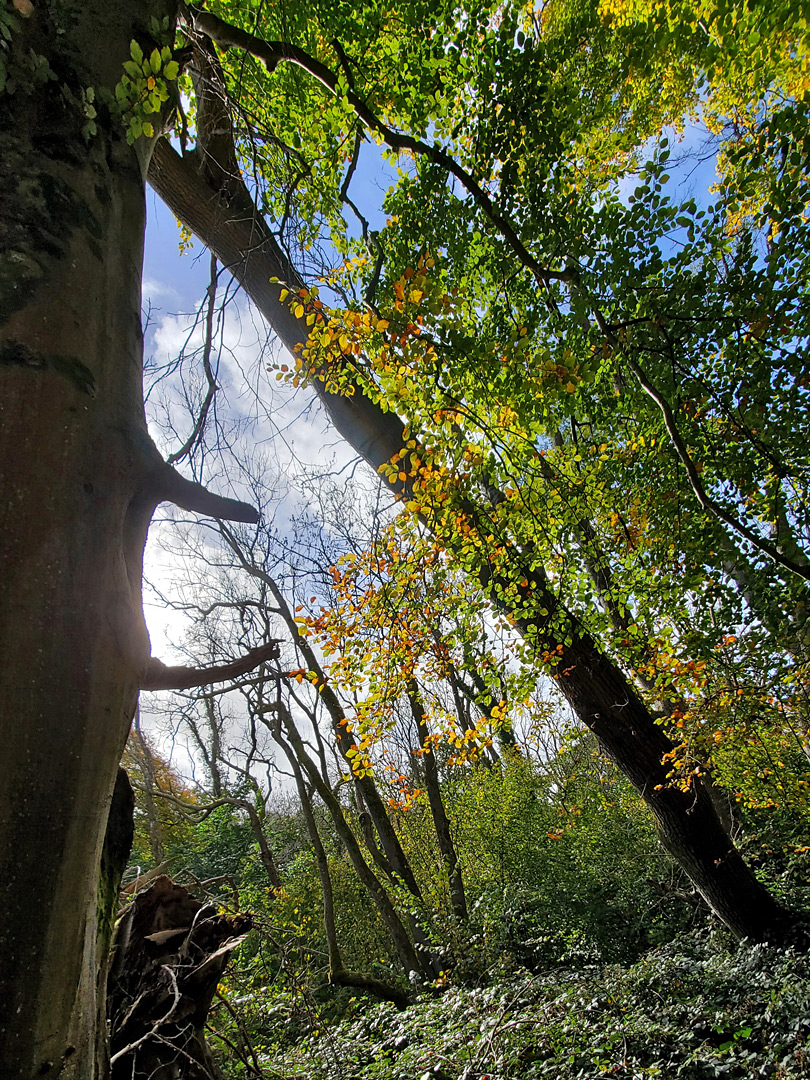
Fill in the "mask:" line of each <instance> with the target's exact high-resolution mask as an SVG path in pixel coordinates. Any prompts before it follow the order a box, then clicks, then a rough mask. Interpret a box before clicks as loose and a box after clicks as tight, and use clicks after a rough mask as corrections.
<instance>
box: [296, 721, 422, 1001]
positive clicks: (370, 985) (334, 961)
mask: <svg viewBox="0 0 810 1080" xmlns="http://www.w3.org/2000/svg"><path fill="white" fill-rule="evenodd" d="M275 738H276V741H277V742H278V743H279V744H280V746H281V749H282V750H283V751H284V753H285V754H286V756H287V760H288V761H289V763H290V768H291V769H292V771H293V775H294V776H295V786H296V788H297V789H298V799H299V801H300V803H301V811H302V813H303V815H304V821H305V823H306V826H307V832H308V833H309V839H310V841H311V843H312V848H313V851H314V852H315V864H316V866H317V867H318V877H319V879H320V882H321V896H322V898H323V929H324V934H325V936H326V948H327V951H328V954H329V982H330V983H331V984H332V985H333V986H354V987H356V988H357V989H358V990H366V991H368V993H370V994H374V995H375V996H377V997H381V998H383V999H384V1000H386V1001H393V1002H394V1004H395V1005H396V1006H397V1007H398V1008H400V1009H404V1008H405V1006H406V1005H407V1004H408V995H407V994H405V993H404V992H403V991H402V990H400V989H399V988H398V987H396V986H393V985H392V984H391V983H384V982H381V981H380V980H379V979H375V978H373V977H372V976H371V975H364V974H363V973H362V972H359V971H349V969H348V968H347V967H346V966H345V965H344V963H343V956H342V954H341V951H340V946H339V944H338V936H337V923H336V920H335V895H334V891H333V889H332V875H331V874H330V872H329V859H328V857H327V854H326V849H325V848H324V846H323V841H322V840H321V835H320V833H319V832H318V823H317V822H316V820H315V814H314V812H313V809H312V799H311V798H310V793H309V790H308V789H307V786H306V783H305V781H304V777H303V774H302V773H301V767H300V765H299V764H298V760H297V758H296V756H295V754H294V753H293V751H292V748H291V747H290V746H289V744H288V743H287V742H286V741H285V740H284V739H283V738H282V737H281V733H280V732H278V731H277V732H276V733H275Z"/></svg>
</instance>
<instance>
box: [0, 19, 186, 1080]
mask: <svg viewBox="0 0 810 1080" xmlns="http://www.w3.org/2000/svg"><path fill="white" fill-rule="evenodd" d="M56 7H57V5H54V8H56ZM58 7H59V8H61V9H62V10H61V20H60V21H61V25H60V26H59V27H57V26H56V25H54V24H53V23H50V21H49V15H48V9H47V8H46V6H45V5H37V6H36V7H35V9H34V12H33V14H32V15H31V16H30V18H29V19H27V20H24V21H23V20H20V28H19V29H18V30H16V31H15V33H14V36H13V39H12V43H11V44H12V51H13V53H16V55H17V56H18V57H19V56H20V55H21V53H22V51H23V50H25V49H26V48H30V49H33V50H34V51H35V52H36V53H37V54H39V55H43V56H45V57H46V58H47V60H48V63H49V64H50V67H51V69H52V70H53V71H55V72H58V73H59V76H60V82H61V84H62V85H64V86H65V87H66V88H68V89H69V90H70V91H71V92H72V93H73V94H80V93H81V90H82V88H85V87H87V86H93V87H95V88H96V91H97V92H98V88H100V87H106V88H107V89H109V90H110V91H112V90H113V88H114V86H115V84H116V83H117V82H118V80H119V78H120V71H121V64H122V62H123V61H124V60H126V59H127V58H128V56H129V43H130V40H131V39H132V38H134V37H142V38H143V36H144V34H145V33H146V26H147V21H148V17H149V15H150V14H155V15H158V16H162V15H163V14H164V13H168V7H165V6H164V5H160V4H158V3H154V2H147V0H142V2H138V0H135V2H132V3H123V2H121V0H118V2H115V0H106V2H105V3H101V2H99V0H88V2H85V3H82V4H78V3H76V4H73V3H67V2H65V3H64V4H60V5H58ZM58 14H59V13H58ZM57 31H58V32H57ZM102 42H103V46H104V47H103V50H99V48H98V45H99V43H102ZM100 53H102V55H99V54H100ZM1 104H2V117H0V125H2V126H0V190H2V192H3V198H2V210H0V237H2V245H0V246H2V248H3V249H4V251H3V265H2V269H0V380H2V390H1V391H0V400H2V410H1V411H0V472H1V473H2V488H3V491H4V492H5V498H4V500H3V507H2V510H0V656H1V657H2V662H1V663H0V728H1V729H2V734H1V735H0V746H2V752H1V753H0V762H2V764H0V880H1V881H2V882H3V884H4V887H5V895H4V900H3V911H2V918H1V919H0V972H2V976H0V1030H2V1032H3V1035H2V1041H1V1042H0V1075H2V1076H8V1077H17V1076H20V1077H26V1078H27V1077H29V1076H31V1077H33V1076H40V1077H56V1076H59V1077H60V1078H65V1080H68V1078H73V1077H76V1078H79V1077H81V1078H82V1080H84V1078H88V1077H91V1076H93V1075H94V1072H95V1070H96V1068H98V1070H99V1071H100V1072H101V1071H103V1068H104V1061H103V1055H102V1053H101V1052H99V1058H98V1060H96V1031H95V1025H96V1014H97V1009H96V986H95V982H96V972H97V969H98V967H99V957H98V955H97V946H96V927H97V915H96V902H97V872H98V871H97V868H98V866H99V860H100V855H101V847H102V841H103V838H104V832H105V826H106V820H107V811H108V808H109V805H110V800H111V797H112V791H113V785H114V782H115V777H116V770H117V767H118V761H119V759H120V756H121V752H122V749H123V746H124V741H125V739H126V734H127V730H128V728H129V724H130V721H131V719H132V715H133V711H134V708H135V702H136V699H137V689H138V683H139V681H140V678H141V675H142V673H143V671H144V669H145V667H146V663H147V660H148V657H149V643H148V638H147V635H146V629H145V625H144V622H143V617H142V614H141V607H140V595H139V593H140V581H141V559H142V552H143V545H144V541H145V538H146V530H147V526H148V523H149V518H150V515H151V509H152V507H151V506H150V499H149V496H148V468H146V467H145V456H146V455H145V452H144V450H143V449H142V446H143V443H144V441H146V440H148V436H147V434H146V426H145V423H144V419H143V404H142V388H141V360H142V339H141V325H140V316H141V313H140V276H141V255H142V244H143V232H144V190H143V181H142V178H141V171H140V167H139V163H138V158H137V155H136V153H135V151H134V150H133V149H132V148H131V147H128V146H127V145H126V142H125V141H124V139H123V137H122V136H121V135H120V134H118V133H115V132H113V131H112V130H103V129H102V128H101V125H100V122H99V131H98V133H97V135H96V136H94V137H93V138H92V139H91V141H90V144H89V145H88V144H87V143H85V141H84V139H83V137H82V135H81V127H82V123H83V121H84V116H83V115H82V113H81V109H79V108H71V106H70V104H69V103H68V101H67V100H66V99H65V98H60V92H59V83H51V82H46V83H44V84H41V85H32V86H30V87H29V88H28V89H27V90H26V89H24V88H22V87H21V88H19V89H18V91H17V92H16V93H15V94H14V95H13V96H10V95H6V96H5V97H4V98H3V99H2V103H1Z"/></svg>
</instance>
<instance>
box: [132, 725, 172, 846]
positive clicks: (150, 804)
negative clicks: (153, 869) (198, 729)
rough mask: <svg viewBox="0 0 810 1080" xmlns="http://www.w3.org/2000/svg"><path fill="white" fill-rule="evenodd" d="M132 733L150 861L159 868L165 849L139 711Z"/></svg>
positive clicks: (154, 783) (154, 785)
mask: <svg viewBox="0 0 810 1080" xmlns="http://www.w3.org/2000/svg"><path fill="white" fill-rule="evenodd" d="M133 731H134V733H135V742H136V743H137V747H138V749H137V762H138V770H139V772H140V774H141V778H142V779H143V787H142V788H141V792H142V794H143V806H142V807H141V809H142V810H143V812H144V813H145V814H146V822H147V826H148V829H149V848H150V852H151V855H152V861H153V862H154V864H155V866H160V865H161V864H162V863H163V861H164V859H165V858H166V847H165V844H164V842H163V828H162V827H161V824H160V817H159V816H158V812H157V804H156V803H155V791H156V790H157V787H158V784H157V779H156V777H155V765H154V761H153V760H152V750H151V747H150V746H149V743H148V742H147V741H146V739H145V738H144V734H143V732H142V731H141V716H140V710H139V709H136V710H135V723H134V724H133Z"/></svg>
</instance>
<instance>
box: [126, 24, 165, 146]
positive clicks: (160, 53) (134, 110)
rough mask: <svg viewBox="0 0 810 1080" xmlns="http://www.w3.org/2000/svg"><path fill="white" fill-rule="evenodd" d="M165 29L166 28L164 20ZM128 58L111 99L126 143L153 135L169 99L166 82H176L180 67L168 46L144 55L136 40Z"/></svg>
mask: <svg viewBox="0 0 810 1080" xmlns="http://www.w3.org/2000/svg"><path fill="white" fill-rule="evenodd" d="M165 21H166V27H165V29H168V20H165ZM129 51H130V57H131V59H129V60H126V61H124V74H123V75H122V76H121V80H120V82H119V83H117V84H116V87H115V100H116V102H117V104H118V107H119V109H120V110H121V116H122V119H123V122H124V124H125V126H126V136H127V142H128V143H130V144H131V143H134V142H135V140H136V139H140V138H141V137H144V138H147V139H152V138H154V136H155V124H154V121H155V118H156V117H157V115H158V114H159V113H160V112H161V111H162V109H163V105H164V103H165V102H167V101H168V100H169V95H170V86H169V84H170V83H173V82H176V81H177V78H178V76H179V74H180V65H179V64H178V62H177V61H176V60H174V59H173V58H172V50H171V49H170V48H169V46H168V45H164V46H163V48H157V47H155V48H154V49H152V51H151V53H150V54H149V55H148V56H145V55H144V52H143V49H142V48H141V46H140V45H139V44H138V42H137V41H135V40H133V41H132V42H131V44H130V48H129Z"/></svg>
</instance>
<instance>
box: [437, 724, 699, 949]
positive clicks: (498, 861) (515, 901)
mask: <svg viewBox="0 0 810 1080" xmlns="http://www.w3.org/2000/svg"><path fill="white" fill-rule="evenodd" d="M446 799H447V805H448V811H449V813H450V815H451V819H452V820H453V823H454V825H455V835H456V839H457V846H458V849H459V853H460V858H461V861H462V866H463V870H464V878H465V884H466V886H467V891H468V894H469V895H470V896H472V897H475V907H474V915H473V923H474V924H475V925H476V926H477V927H479V928H480V929H481V931H483V942H484V950H485V955H486V956H488V958H489V962H490V963H491V964H495V965H497V962H498V960H499V959H501V958H503V957H504V956H506V955H511V956H513V957H514V959H515V960H517V961H519V962H520V963H521V964H523V965H525V966H527V967H530V968H533V969H542V968H543V967H545V966H548V965H554V964H560V963H563V964H565V963H568V964H570V963H575V962H579V963H582V962H589V961H590V962H594V961H603V962H612V961H619V960H629V959H634V958H635V957H636V956H638V955H639V953H640V952H642V951H644V950H645V949H646V948H649V947H650V946H651V945H654V944H657V943H658V942H660V941H662V940H667V939H668V938H669V937H671V936H672V935H673V934H674V933H676V932H677V931H678V930H679V929H681V928H683V927H684V926H686V925H687V924H688V922H689V920H690V918H692V917H694V913H695V909H694V908H693V907H690V905H689V904H688V903H684V902H683V899H678V896H680V897H683V895H684V894H685V893H688V884H687V882H686V879H685V878H684V877H683V875H682V874H680V873H679V872H678V871H677V869H676V867H675V866H674V865H673V863H672V861H671V860H670V859H669V858H667V856H666V855H665V854H664V853H663V852H662V851H661V848H660V845H659V844H658V841H657V838H656V835H655V831H654V829H653V826H652V822H651V821H650V820H649V818H648V817H647V815H646V814H645V812H644V809H643V806H642V804H641V800H640V798H639V797H638V796H637V795H636V794H635V793H634V792H633V791H632V789H630V787H629V785H628V784H627V783H626V782H625V781H623V780H622V779H621V778H620V777H618V776H617V775H616V772H615V770H614V768H613V767H612V766H611V765H609V764H608V763H607V762H605V761H604V760H602V759H600V758H599V757H598V755H597V754H596V752H595V749H594V747H593V745H592V742H591V740H590V739H585V740H583V741H582V742H580V743H578V744H577V743H574V744H573V745H571V746H569V747H568V748H566V749H565V750H564V751H563V752H562V754H561V755H560V757H559V758H558V759H557V760H556V761H553V762H549V763H547V765H546V766H545V767H542V766H539V765H538V764H537V763H536V762H532V761H527V760H524V759H521V758H519V757H517V756H515V755H513V754H508V753H507V754H505V755H504V760H503V762H502V765H501V767H500V768H496V769H484V768H481V767H479V768H477V769H475V770H470V771H467V772H466V773H465V774H462V775H461V776H459V777H458V778H456V779H454V780H453V779H451V780H450V782H449V784H448V792H447V796H446ZM459 963H460V967H461V969H462V970H464V969H465V968H466V967H467V966H468V964H469V961H468V960H467V958H465V957H462V958H461V959H460V961H459Z"/></svg>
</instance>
